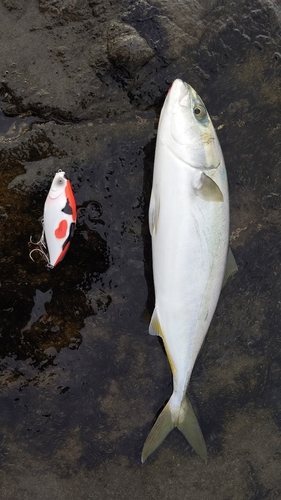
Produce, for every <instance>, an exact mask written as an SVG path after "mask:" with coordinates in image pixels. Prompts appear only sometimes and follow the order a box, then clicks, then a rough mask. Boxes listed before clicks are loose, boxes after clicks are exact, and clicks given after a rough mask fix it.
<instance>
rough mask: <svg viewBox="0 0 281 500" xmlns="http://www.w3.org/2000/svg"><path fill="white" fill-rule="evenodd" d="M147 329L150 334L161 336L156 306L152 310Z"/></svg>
mask: <svg viewBox="0 0 281 500" xmlns="http://www.w3.org/2000/svg"><path fill="white" fill-rule="evenodd" d="M148 331H149V333H150V335H159V337H162V338H163V332H162V328H161V325H160V321H159V318H158V314H157V309H156V307H155V309H154V311H153V314H152V317H151V321H150V325H149V330H148Z"/></svg>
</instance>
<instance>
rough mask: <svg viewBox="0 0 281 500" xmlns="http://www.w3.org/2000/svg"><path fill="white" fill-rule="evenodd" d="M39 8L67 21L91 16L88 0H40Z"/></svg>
mask: <svg viewBox="0 0 281 500" xmlns="http://www.w3.org/2000/svg"><path fill="white" fill-rule="evenodd" d="M39 10H40V11H41V12H43V13H47V14H50V15H51V16H53V17H56V18H62V19H64V20H66V21H79V20H82V19H89V17H91V13H92V12H91V9H90V7H89V2H88V1H87V0H51V1H49V0H39Z"/></svg>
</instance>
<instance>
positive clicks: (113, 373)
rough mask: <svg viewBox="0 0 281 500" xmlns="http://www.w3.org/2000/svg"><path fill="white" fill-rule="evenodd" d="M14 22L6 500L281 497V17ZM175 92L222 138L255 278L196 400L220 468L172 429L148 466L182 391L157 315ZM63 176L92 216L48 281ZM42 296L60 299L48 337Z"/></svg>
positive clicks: (1, 72)
mask: <svg viewBox="0 0 281 500" xmlns="http://www.w3.org/2000/svg"><path fill="white" fill-rule="evenodd" d="M0 16H1V20H2V24H1V35H2V37H1V59H0V112H1V114H0V159H1V161H0V171H1V185H0V195H1V207H0V223H1V231H0V245H1V248H0V265H1V286H0V299H1V300H0V303H1V310H0V319H1V321H0V337H1V343H0V381H1V393H0V403H1V416H0V424H1V436H0V461H1V470H0V476H1V477H0V479H1V488H2V490H1V492H3V494H2V496H3V498H4V499H5V500H6V499H7V500H8V499H10V498H13V499H14V498H18V497H22V496H25V497H27V498H35V497H36V498H37V497H38V498H39V497H40V498H41V497H42V494H43V495H45V497H46V500H47V499H48V500H49V498H58V499H60V498H61V499H64V498H80V497H85V498H89V497H91V495H92V494H93V491H95V494H96V495H97V497H98V496H100V498H104V497H108V498H117V497H118V498H119V497H120V498H126V497H130V498H135V499H136V500H137V499H141V498H143V497H144V496H147V497H149V498H151V499H152V500H154V499H158V498H159V496H161V498H163V500H166V499H170V498H174V497H175V496H176V497H179V498H185V497H186V496H189V497H190V498H200V500H201V499H202V500H217V499H218V498H219V499H221V498H223V499H224V498H230V497H233V498H235V499H236V498H237V499H239V500H240V499H244V498H269V499H274V498H279V497H280V496H281V490H280V455H278V447H279V448H280V443H279V441H280V439H279V434H280V422H281V406H280V380H281V372H280V366H281V355H280V349H279V346H280V342H281V338H280V300H279V297H280V296H281V288H280V287H281V285H280V272H281V268H280V262H281V260H280V230H281V222H280V220H281V219H280V210H279V209H280V191H281V173H280V172H281V170H280V105H281V94H280V76H281V66H280V26H281V14H280V6H279V3H278V2H277V1H269V0H254V1H253V2H248V1H246V0H239V2H236V3H235V2H223V1H220V0H212V1H210V0H202V1H200V2H197V1H194V2H186V1H184V0H180V1H177V2H173V1H171V0H149V1H144V0H139V1H138V2H132V1H130V0H124V1H122V2H110V1H107V0H88V1H86V0H67V1H64V2H63V1H60V0H51V1H49V2H47V1H46V0H40V1H39V0H30V1H29V2H23V1H21V0H3V1H2V2H1V4H0ZM15 26H16V29H15ZM176 77H180V78H182V79H184V80H185V81H188V82H189V83H190V84H191V85H192V86H193V87H195V88H196V90H197V91H198V92H199V93H200V95H201V96H202V98H203V100H204V102H205V103H206V105H207V107H208V111H209V113H210V115H211V117H212V119H213V123H214V125H215V128H216V129H217V132H218V135H219V139H220V142H221V146H222V150H223V152H224V156H225V160H226V166H227V172H228V179H229V192H230V205H231V245H232V247H233V248H234V254H235V257H236V260H237V263H238V268H239V270H238V273H237V275H236V276H235V277H234V278H233V279H232V280H231V282H229V283H228V284H227V286H226V287H225V288H224V290H223V291H222V293H221V297H220V301H219V304H218V307H217V310H216V312H215V315H214V318H213V321H212V324H211V327H210V330H209V333H208V335H207V338H206V341H205V343H204V346H203V348H202V351H201V355H200V356H199V357H198V360H197V362H196V365H195V369H194V371H193V374H192V377H191V382H190V385H189V388H188V390H189V392H190V395H191V397H192V399H193V402H194V408H195V409H196V411H197V412H198V417H199V420H200V425H201V426H202V431H203V434H204V436H205V438H206V441H207V448H208V453H209V459H208V464H207V465H206V466H205V465H202V463H201V462H200V460H199V458H197V457H196V456H195V455H194V453H192V452H191V450H190V447H189V446H188V445H187V444H186V441H185V440H184V439H183V437H182V436H181V434H180V433H177V432H176V431H174V432H172V433H171V434H170V436H168V437H167V439H166V440H165V442H164V443H163V445H162V446H161V448H159V450H158V451H157V452H156V453H155V455H154V456H153V457H152V458H151V460H150V462H149V463H148V464H147V465H146V466H145V467H140V452H141V448H142V445H143V442H144V439H145V437H146V435H147V432H148V430H149V427H150V425H151V422H152V419H153V417H154V416H155V415H156V412H157V411H158V410H159V408H160V407H161V405H162V404H164V403H165V401H166V400H167V399H168V397H169V396H170V394H171V392H172V382H171V371H170V368H169V363H168V360H167V358H166V356H165V354H164V351H163V350H162V349H161V347H160V346H161V344H159V340H158V339H155V338H152V337H150V336H149V335H148V333H147V331H148V325H149V320H150V315H149V317H148V319H147V321H146V320H144V319H143V311H144V309H145V307H146V306H148V307H149V310H150V309H152V308H153V305H154V293H153V284H152V271H151V242H150V236H149V229H148V222H147V212H148V204H149V196H150V190H151V182H152V171H153V159H154V150H155V135H156V129H157V121H158V117H159V113H160V108H161V105H162V103H163V100H164V97H165V95H166V92H167V89H168V87H169V85H170V84H171V83H172V81H173V80H174V79H175V78H176ZM58 168H61V169H63V170H65V171H66V173H67V175H68V176H69V178H70V180H71V183H72V186H73V190H74V193H75V198H76V201H77V208H78V217H77V227H76V231H75V234H74V238H73V241H72V243H71V247H70V249H69V252H68V253H67V256H66V258H65V260H64V261H63V262H62V263H60V265H59V266H58V267H57V269H54V270H52V271H49V270H47V269H46V267H45V263H44V262H42V261H40V259H39V258H38V259H36V262H32V261H31V260H30V258H29V251H30V248H29V243H28V242H29V238H30V236H31V235H33V237H34V239H36V237H37V235H38V237H39V236H40V232H41V225H40V222H39V218H40V217H41V216H42V211H43V206H44V201H45V197H46V194H47V191H48V188H49V185H50V181H51V179H52V177H53V175H54V172H55V171H56V170H57V169H58ZM38 290H40V291H41V292H42V294H46V293H47V292H48V291H50V293H51V294H52V295H51V298H50V301H46V303H44V310H43V312H42V314H37V315H35V317H34V321H33V320H32V321H31V318H32V314H33V313H34V307H35V306H36V297H38V292H37V295H36V291H38ZM11 464H12V465H11ZM202 467H203V469H202ZM186 470H188V471H189V473H188V476H189V480H188V481H187V480H186ZM202 471H203V473H202ZM222 472H223V481H218V477H221V475H222ZM109 477H110V481H109V480H108V478H109ZM66 478H67V481H66V480H65V479H66ZM120 478H121V479H120ZM167 478H168V481H167ZM42 483H44V485H45V486H46V488H45V490H44V492H43V493H42ZM19 485H20V487H19ZM175 485H176V486H175ZM45 497H44V498H45Z"/></svg>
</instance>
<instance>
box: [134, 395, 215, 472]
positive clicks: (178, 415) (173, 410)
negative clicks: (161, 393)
mask: <svg viewBox="0 0 281 500" xmlns="http://www.w3.org/2000/svg"><path fill="white" fill-rule="evenodd" d="M175 427H177V428H178V429H179V430H180V431H181V432H182V434H183V435H184V437H185V438H186V439H187V441H188V442H189V444H190V445H191V446H192V448H193V449H194V451H195V452H196V453H197V454H198V455H199V456H200V457H201V458H202V460H204V462H205V463H206V462H207V448H206V443H205V440H204V438H203V434H202V432H201V429H200V426H199V424H198V421H197V418H196V416H195V413H194V411H193V408H192V405H191V402H190V400H189V399H188V398H186V397H185V398H184V399H183V400H182V402H181V404H180V406H177V407H173V406H172V404H171V399H170V400H169V401H168V403H167V404H166V406H165V407H164V409H163V410H162V412H161V413H160V415H159V417H158V418H157V420H156V422H155V424H154V426H153V427H152V429H151V431H150V433H149V434H148V436H147V438H146V441H145V443H144V447H143V450H142V455H141V461H142V463H144V462H145V460H146V459H147V458H148V457H149V455H151V453H153V452H154V451H155V450H156V448H158V446H159V445H160V444H161V443H162V441H164V439H165V437H166V436H167V435H168V434H169V433H170V432H171V430H172V429H174V428H175Z"/></svg>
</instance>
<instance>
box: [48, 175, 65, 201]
mask: <svg viewBox="0 0 281 500" xmlns="http://www.w3.org/2000/svg"><path fill="white" fill-rule="evenodd" d="M66 186H67V179H66V178H65V172H62V171H61V170H59V171H58V172H57V173H56V174H55V177H54V179H53V182H52V185H51V188H50V191H49V196H50V198H52V199H54V198H58V197H59V196H60V195H61V194H62V193H63V192H64V191H65V189H66Z"/></svg>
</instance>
